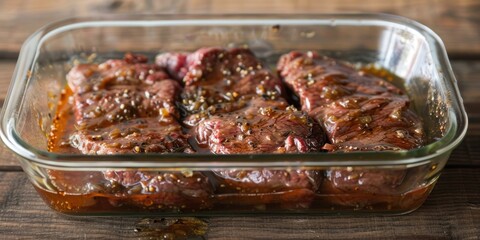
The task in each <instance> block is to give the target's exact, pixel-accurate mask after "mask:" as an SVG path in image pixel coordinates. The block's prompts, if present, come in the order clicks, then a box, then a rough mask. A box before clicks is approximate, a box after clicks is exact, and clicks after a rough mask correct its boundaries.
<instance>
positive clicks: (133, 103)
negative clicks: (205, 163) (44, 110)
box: [56, 54, 212, 208]
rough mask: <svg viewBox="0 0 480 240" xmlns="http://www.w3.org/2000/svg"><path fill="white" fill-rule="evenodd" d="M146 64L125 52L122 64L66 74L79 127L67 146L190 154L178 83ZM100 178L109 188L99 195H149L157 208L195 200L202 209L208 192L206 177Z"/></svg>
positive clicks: (108, 174) (129, 174) (115, 174)
mask: <svg viewBox="0 0 480 240" xmlns="http://www.w3.org/2000/svg"><path fill="white" fill-rule="evenodd" d="M146 61H147V59H146V57H144V56H141V55H132V54H127V55H126V56H125V59H123V60H108V61H106V62H104V63H102V64H98V65H97V64H81V65H78V66H76V67H74V68H73V69H72V70H71V71H70V72H69V73H68V75H67V80H68V84H69V86H70V88H71V89H72V91H73V97H72V105H73V108H74V115H75V120H76V125H77V127H76V128H77V130H76V131H74V132H73V133H72V134H71V136H70V145H71V146H73V147H74V148H77V149H78V150H80V151H81V152H82V153H84V154H120V153H190V152H193V150H192V149H191V146H190V145H189V143H188V140H187V139H188V135H186V134H184V133H183V132H182V128H181V125H180V124H179V123H178V120H177V118H178V116H179V114H178V111H177V110H176V107H175V102H176V101H177V98H178V95H179V94H180V91H181V86H180V84H179V83H178V82H177V81H175V80H171V79H168V76H167V74H166V73H165V72H164V71H163V70H162V68H160V67H159V66H157V65H154V64H147V63H146ZM103 175H104V176H103V177H104V179H105V180H106V183H108V184H105V185H104V186H101V187H96V188H95V189H97V190H98V191H100V192H110V193H114V194H116V195H118V196H130V195H135V194H151V195H152V198H151V199H150V202H152V203H150V204H149V205H151V204H156V205H155V206H157V205H158V207H161V206H171V207H172V206H175V207H179V206H182V205H184V204H187V203H188V202H190V201H196V202H197V203H195V204H196V205H195V206H198V207H199V208H204V207H206V206H207V205H209V197H210V195H211V193H212V187H211V185H210V183H209V180H208V178H207V177H205V176H204V175H203V174H201V173H199V172H193V173H190V174H187V175H185V174H183V173H180V172H169V173H164V172H144V171H133V170H132V171H105V172H104V173H103ZM56 185H59V186H61V185H62V184H61V183H58V184H56ZM123 200H125V199H123ZM123 200H121V202H122V203H120V202H119V203H115V204H123ZM139 204H143V203H139ZM189 206H191V205H189Z"/></svg>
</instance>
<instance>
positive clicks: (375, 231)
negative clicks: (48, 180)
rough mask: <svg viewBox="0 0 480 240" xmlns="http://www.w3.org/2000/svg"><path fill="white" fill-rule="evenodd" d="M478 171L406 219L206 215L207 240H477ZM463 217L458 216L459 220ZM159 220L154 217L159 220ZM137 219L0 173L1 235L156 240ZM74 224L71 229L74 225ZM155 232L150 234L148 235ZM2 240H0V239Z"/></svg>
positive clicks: (446, 186) (448, 174)
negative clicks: (86, 211)
mask: <svg viewBox="0 0 480 240" xmlns="http://www.w3.org/2000/svg"><path fill="white" fill-rule="evenodd" d="M478 182H480V169H447V170H446V171H445V172H444V173H443V174H442V176H441V177H440V180H439V183H438V184H437V186H435V189H434V191H433V192H432V194H431V195H430V197H429V199H428V200H427V202H426V203H425V204H424V205H423V206H422V207H421V208H420V209H418V210H417V211H415V212H413V213H411V214H409V215H406V216H369V217H365V216H359V215H347V216H336V215H326V216H321V217H318V216H312V217H305V216H279V217H275V216H243V217H210V218H204V220H205V221H206V222H208V226H209V232H208V236H206V237H208V239H318V238H323V239H347V238H348V239H383V238H384V237H385V236H392V237H394V238H395V239H411V238H416V239H478V236H480V224H479V223H480V222H479V219H480V192H479V191H478ZM459 216H461V217H459ZM160 218H161V216H159V217H158V219H160ZM142 219H143V218H140V217H96V218H86V217H71V216H65V215H61V214H57V213H55V212H53V211H52V210H50V209H49V208H48V207H47V206H46V205H45V204H44V203H43V202H42V200H41V199H40V198H39V196H38V195H37V193H36V192H35V191H34V189H33V187H32V186H31V185H30V184H29V182H28V180H27V178H26V177H25V174H24V173H21V172H0V236H4V237H7V236H8V238H9V239H17V238H18V239H23V238H28V237H30V236H35V238H37V239H79V238H86V239H98V238H101V239H118V238H135V239H152V237H153V239H155V237H159V236H154V235H148V234H146V235H145V234H143V235H140V234H139V233H137V232H135V231H134V229H135V228H136V226H138V225H139V223H140V222H142ZM73 226H74V227H73ZM152 234H154V233H152ZM0 238H1V237H0Z"/></svg>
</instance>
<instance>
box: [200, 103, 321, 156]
mask: <svg viewBox="0 0 480 240" xmlns="http://www.w3.org/2000/svg"><path fill="white" fill-rule="evenodd" d="M248 104H249V106H247V107H245V108H242V109H239V110H237V111H233V112H230V113H223V114H216V115H212V116H210V117H208V118H207V119H205V120H204V121H202V122H200V124H199V125H198V126H197V127H196V128H195V135H196V137H197V141H198V143H199V144H202V145H208V147H209V149H210V151H211V152H212V153H215V154H235V153H299V152H318V151H320V150H321V148H322V146H323V145H324V143H325V136H324V133H323V131H322V129H321V128H320V126H319V125H318V124H317V123H316V122H315V121H314V120H313V119H311V118H310V117H309V116H307V115H306V114H305V113H304V112H302V111H298V110H296V109H295V108H294V107H292V106H288V104H287V103H286V102H284V101H280V100H264V99H263V98H255V99H252V100H251V101H250V102H249V103H248Z"/></svg>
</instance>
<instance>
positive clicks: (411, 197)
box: [35, 175, 438, 216]
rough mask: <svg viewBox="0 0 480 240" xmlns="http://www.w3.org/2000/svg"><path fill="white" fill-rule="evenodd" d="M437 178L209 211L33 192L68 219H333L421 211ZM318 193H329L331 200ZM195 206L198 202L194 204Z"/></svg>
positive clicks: (229, 204)
mask: <svg viewBox="0 0 480 240" xmlns="http://www.w3.org/2000/svg"><path fill="white" fill-rule="evenodd" d="M437 179H438V175H437V176H436V177H434V178H432V179H430V181H429V182H428V183H426V184H423V185H421V186H419V187H417V188H415V189H412V190H410V191H407V192H405V193H401V194H388V195H380V194H368V193H357V192H349V193H331V191H330V190H331V189H328V188H329V187H328V186H329V185H328V184H323V185H322V187H321V188H320V189H319V190H318V191H317V193H312V192H310V191H308V190H304V189H299V190H291V191H285V192H278V193H268V194H238V193H232V194H213V195H212V196H210V200H211V201H210V204H209V206H208V207H207V208H206V207H202V208H201V209H200V208H199V206H205V204H204V203H200V202H198V200H195V199H192V201H188V200H187V203H186V204H184V205H180V206H164V205H162V204H159V203H158V202H155V199H156V198H157V197H158V198H160V199H164V198H165V196H164V195H163V196H158V194H149V195H146V194H137V195H129V196H128V197H125V196H119V195H113V194H101V193H92V194H72V193H65V192H52V191H49V190H45V189H42V188H40V187H38V186H35V189H36V190H37V192H38V193H39V194H40V196H41V197H42V198H43V200H44V201H45V203H47V205H49V206H50V207H51V208H52V209H54V210H56V211H58V212H60V213H64V214H68V215H79V216H81V215H89V216H91V215H162V216H178V215H183V216H189V215H190V216H221V215H232V214H239V215H248V214H267V215H268V214H307V215H311V214H329V213H362V212H373V213H381V214H383V213H385V214H406V213H410V212H412V211H414V210H416V209H417V208H419V207H420V206H421V205H422V204H423V203H424V202H425V200H426V199H427V197H428V195H429V194H430V192H431V191H432V189H433V187H434V185H435V183H436V182H437ZM320 192H330V193H328V194H325V193H320ZM196 201H197V202H196Z"/></svg>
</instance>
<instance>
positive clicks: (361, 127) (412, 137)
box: [278, 52, 424, 151]
mask: <svg viewBox="0 0 480 240" xmlns="http://www.w3.org/2000/svg"><path fill="white" fill-rule="evenodd" d="M278 71H279V73H280V75H281V77H282V78H283V79H284V81H285V83H286V84H287V85H288V86H289V87H290V88H291V89H292V90H293V91H294V93H295V94H297V95H298V97H299V99H300V101H301V105H302V110H304V111H306V112H307V113H308V114H309V115H310V116H312V117H313V118H315V119H316V120H317V121H318V122H319V123H320V124H321V125H322V126H323V127H324V129H325V131H326V133H327V136H328V139H329V141H330V143H331V144H329V145H327V146H326V149H327V150H329V151H366V150H374V151H381V150H402V149H412V148H416V147H420V146H421V145H422V144H423V139H424V133H423V128H422V123H421V120H420V118H419V117H418V116H417V115H416V114H415V113H414V112H413V111H412V110H410V109H409V99H408V96H406V95H405V94H403V92H402V91H401V90H400V89H399V88H397V87H395V86H394V85H393V84H391V83H389V82H387V81H385V80H383V79H381V78H378V77H375V76H373V75H370V74H368V73H365V72H364V71H362V70H356V69H354V68H352V67H350V66H348V65H345V64H343V63H341V62H338V61H336V60H334V59H331V58H327V57H323V56H319V55H318V54H316V53H312V52H308V53H299V52H291V53H289V54H286V55H283V56H282V57H281V58H280V60H279V63H278Z"/></svg>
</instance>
